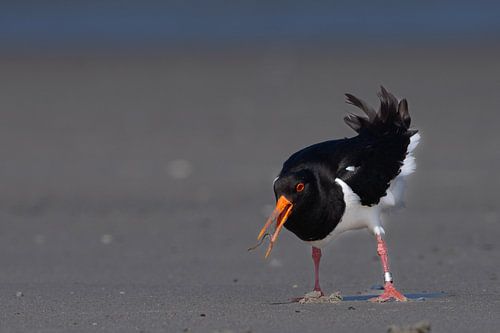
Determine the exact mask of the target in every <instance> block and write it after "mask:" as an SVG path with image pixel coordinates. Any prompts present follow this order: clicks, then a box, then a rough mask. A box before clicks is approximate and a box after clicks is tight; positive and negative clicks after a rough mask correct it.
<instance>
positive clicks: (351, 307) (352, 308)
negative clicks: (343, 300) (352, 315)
mask: <svg viewBox="0 0 500 333" xmlns="http://www.w3.org/2000/svg"><path fill="white" fill-rule="evenodd" d="M347 310H356V308H355V307H354V306H350V307H348V308H347Z"/></svg>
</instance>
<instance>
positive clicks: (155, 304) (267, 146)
mask: <svg viewBox="0 0 500 333" xmlns="http://www.w3.org/2000/svg"><path fill="white" fill-rule="evenodd" d="M499 57H500V49H493V48H491V49H453V50H451V49H450V50H446V49H420V50H419V49H395V50H385V51H381V52H374V54H373V55H369V54H366V51H364V52H362V51H361V50H354V49H353V50H345V49H344V50H339V49H334V48H328V49H321V48H304V49H296V48H287V47H262V48H256V49H251V48H249V49H246V50H229V49H228V50H222V51H220V52H185V53H182V52H172V53H171V52H167V51H165V52H164V53H161V54H159V55H156V56H138V55H136V56H130V57H125V56H122V57H112V56H95V55H94V56H73V57H57V56H52V57H47V56H43V57H30V58H28V57H9V58H6V57H4V58H1V59H0V73H2V75H1V76H0V89H1V94H0V95H1V99H0V115H1V121H0V151H1V152H2V157H3V158H2V161H1V162H0V177H1V184H2V191H1V192H0V217H1V219H0V221H1V222H0V230H1V232H0V263H1V267H2V268H1V269H0V295H1V299H2V302H1V304H0V309H1V311H0V330H1V331H23V332H53V331H59V332H67V331H82V332H83V331H90V330H101V331H106V332H135V331H142V332H162V331H168V332H180V331H193V332H215V331H219V332H229V331H231V332H275V331H287V332H327V331H345V332H385V331H386V330H387V327H389V326H390V325H392V324H396V325H410V324H415V323H417V322H419V321H422V320H426V321H429V322H430V324H431V328H432V331H435V332H471V331H482V332H488V331H490V332H491V331H496V330H497V327H498V325H499V324H500V318H499V316H498V313H500V288H499V283H498V278H499V275H500V270H499V268H498V263H499V262H500V246H498V234H499V231H500V224H499V222H500V211H499V204H498V188H500V177H498V166H499V162H500V154H499V152H498V151H499V150H498V145H499V144H500V134H499V131H498V129H499V123H500V112H499V109H500V97H499V95H498V92H499V88H500V81H499V77H500V63H499V62H498V59H499ZM380 84H384V85H385V86H386V87H387V88H388V89H390V90H391V91H393V92H394V93H395V94H396V95H397V96H400V97H406V98H407V99H408V101H409V105H410V113H411V115H412V117H413V124H414V127H416V128H418V129H419V130H420V133H421V135H422V141H421V144H420V146H419V147H418V148H417V150H416V153H415V155H416V158H417V164H418V167H417V172H416V173H415V175H414V176H413V177H412V179H411V181H410V183H409V192H408V193H407V200H406V206H407V207H406V209H404V210H402V211H400V212H397V213H394V214H392V215H391V216H390V217H388V219H387V223H386V231H387V242H388V246H389V251H390V260H391V264H392V267H393V273H394V277H395V281H396V283H397V286H399V287H400V289H401V290H402V291H403V292H405V293H422V292H427V293H434V292H445V295H444V296H443V297H439V298H431V299H427V300H425V301H415V302H409V303H406V304H397V303H390V304H371V303H368V302H363V301H355V302H340V303H336V304H305V305H303V304H297V303H291V304H289V303H287V302H288V300H289V299H290V298H293V297H297V296H301V295H303V294H304V293H306V292H308V291H310V288H311V287H312V273H313V272H312V261H311V259H310V249H309V248H308V247H307V246H305V244H303V243H301V242H300V241H299V240H298V239H296V238H295V236H293V235H292V234H291V233H289V232H283V233H282V235H281V236H280V240H279V242H278V243H277V246H276V247H275V249H274V250H273V253H272V256H271V258H270V259H269V260H264V258H263V256H264V251H265V247H262V248H259V249H258V250H256V251H254V252H247V248H248V247H250V246H251V245H253V244H254V243H255V237H256V236H257V232H258V231H259V229H260V227H261V226H262V224H263V223H264V220H265V218H266V215H267V214H268V212H269V210H270V205H271V204H272V203H273V199H274V196H273V193H272V185H271V184H272V180H273V178H274V177H275V175H276V173H277V172H278V171H279V169H280V167H281V163H282V162H283V161H284V160H285V159H286V158H287V157H288V156H289V155H290V154H291V153H292V152H294V151H296V150H297V149H299V148H301V147H303V146H305V145H309V144H311V143H315V142H318V141H321V140H327V139H330V138H337V137H344V136H351V135H352V134H353V133H352V132H351V131H350V129H349V128H348V127H347V126H346V125H345V124H344V123H343V121H342V118H343V116H344V115H345V113H346V112H347V111H353V109H352V107H350V106H348V105H347V104H345V103H344V98H343V93H345V92H351V93H353V94H355V95H358V96H360V97H362V98H364V99H365V100H367V101H369V102H370V103H372V104H373V103H375V102H376V95H375V93H376V91H377V89H378V86H379V85H380ZM375 250H376V244H375V241H374V239H372V237H371V236H370V235H369V234H368V233H367V232H366V231H358V232H352V233H349V234H345V235H344V236H343V237H341V238H340V239H339V240H338V241H336V242H335V243H334V244H332V245H331V246H330V247H329V248H327V249H326V250H325V251H324V255H323V260H322V267H321V278H322V285H323V288H324V289H325V291H326V292H327V293H332V292H335V291H340V292H341V293H342V294H343V295H347V296H355V295H360V294H364V293H373V290H370V287H371V286H373V285H375V284H380V283H381V272H380V267H379V262H378V258H377V256H376V252H375ZM279 303H283V304H279Z"/></svg>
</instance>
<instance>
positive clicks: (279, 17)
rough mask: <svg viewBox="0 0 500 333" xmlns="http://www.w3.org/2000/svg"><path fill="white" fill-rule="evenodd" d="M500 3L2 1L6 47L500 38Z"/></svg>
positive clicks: (1, 46)
mask: <svg viewBox="0 0 500 333" xmlns="http://www.w3.org/2000/svg"><path fill="white" fill-rule="evenodd" d="M499 37H500V2H493V1H492V2H481V1H476V2H472V1H471V2H460V1H446V2H431V1H418V2H408V1H385V2H376V3H375V2H372V1H367V0H365V1H349V2H330V1H314V2H313V1H296V0H294V1H274V2H273V1H268V2H264V1H262V2H249V1H232V2H229V1H205V2H195V1H163V2H157V1H105V2H102V1H85V2H78V1H76V2H73V1H71V2H70V1H66V2H64V1H59V2H55V1H51V2H43V3H42V2H34V1H33V2H18V1H10V2H9V1H7V2H6V1H3V2H1V3H0V41H1V43H0V50H9V49H11V50H46V49H54V48H58V49H60V48H66V49H81V48H126V49H128V48H130V49H134V48H144V47H160V48H164V47H175V46H178V45H185V44H202V45H206V46H210V45H220V44H245V43H259V42H301V41H313V42H318V41H319V42H327V43H328V42H344V43H349V44H366V43H368V44H405V43H419V44H457V43H458V44H467V43H477V42H481V43H488V44H491V43H498V41H499V40H500V38H499Z"/></svg>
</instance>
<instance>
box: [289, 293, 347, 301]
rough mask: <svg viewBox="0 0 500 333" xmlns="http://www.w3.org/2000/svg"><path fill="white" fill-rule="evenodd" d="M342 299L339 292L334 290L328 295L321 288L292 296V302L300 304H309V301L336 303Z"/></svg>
mask: <svg viewBox="0 0 500 333" xmlns="http://www.w3.org/2000/svg"><path fill="white" fill-rule="evenodd" d="M341 300H342V296H340V293H339V292H335V293H333V294H331V295H329V296H325V294H324V293H323V291H321V290H313V291H311V292H308V293H307V294H305V295H304V297H298V298H294V299H293V301H294V302H298V303H300V304H311V303H336V302H340V301H341Z"/></svg>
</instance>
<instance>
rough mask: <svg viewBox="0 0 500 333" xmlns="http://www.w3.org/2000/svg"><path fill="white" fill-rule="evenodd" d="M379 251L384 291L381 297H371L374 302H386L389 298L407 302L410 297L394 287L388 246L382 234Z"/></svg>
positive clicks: (378, 236)
mask: <svg viewBox="0 0 500 333" xmlns="http://www.w3.org/2000/svg"><path fill="white" fill-rule="evenodd" d="M377 253H378V255H379V256H380V260H381V261H382V268H383V270H384V282H385V284H384V292H383V293H382V295H380V296H379V297H375V298H372V299H370V301H372V302H386V301H389V300H392V299H394V300H396V301H400V302H405V301H407V300H408V299H407V298H406V297H405V296H404V295H403V294H401V293H400V292H399V291H397V290H396V288H394V285H393V283H392V274H391V272H390V270H389V259H388V255H387V246H386V245H385V242H384V240H383V239H382V236H380V235H377Z"/></svg>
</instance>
